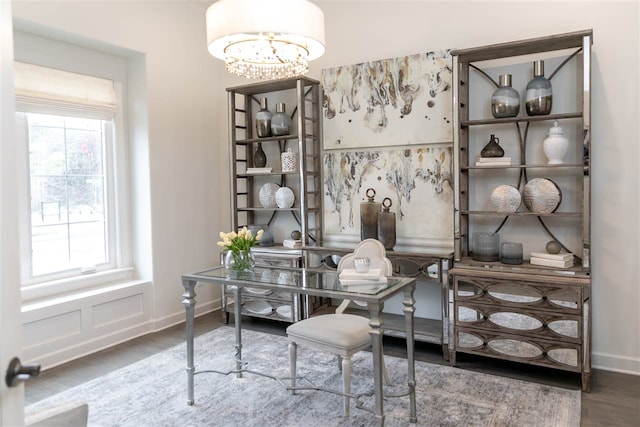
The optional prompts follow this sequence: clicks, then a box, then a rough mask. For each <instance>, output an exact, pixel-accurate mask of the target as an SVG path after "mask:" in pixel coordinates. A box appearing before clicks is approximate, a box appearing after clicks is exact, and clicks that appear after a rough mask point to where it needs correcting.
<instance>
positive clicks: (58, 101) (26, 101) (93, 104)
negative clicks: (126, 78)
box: [15, 61, 116, 120]
mask: <svg viewBox="0 0 640 427" xmlns="http://www.w3.org/2000/svg"><path fill="white" fill-rule="evenodd" d="M15 91H16V109H17V111H25V112H30V113H43V114H55V115H70V116H74V117H86V118H92V119H102V120H111V119H112V118H113V117H114V116H115V113H116V94H115V90H114V86H113V81H111V80H108V79H103V78H100V77H93V76H87V75H83V74H77V73H71V72H69V71H62V70H56V69H53V68H47V67H41V66H39V65H33V64H28V63H25V62H18V61H16V62H15Z"/></svg>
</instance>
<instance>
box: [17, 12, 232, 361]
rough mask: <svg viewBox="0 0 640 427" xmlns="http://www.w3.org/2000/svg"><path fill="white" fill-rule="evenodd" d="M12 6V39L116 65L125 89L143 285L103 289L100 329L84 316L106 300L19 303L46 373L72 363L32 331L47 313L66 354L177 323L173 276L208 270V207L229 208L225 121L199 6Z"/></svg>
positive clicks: (212, 238)
mask: <svg viewBox="0 0 640 427" xmlns="http://www.w3.org/2000/svg"><path fill="white" fill-rule="evenodd" d="M13 6H14V7H13V15H14V25H16V27H19V28H20V29H21V30H24V29H25V28H26V29H29V30H30V31H35V32H37V33H40V34H44V35H47V36H49V37H55V38H58V39H61V40H63V41H67V42H74V43H80V44H83V45H87V46H90V47H94V48H95V47H99V48H104V49H106V50H108V51H110V52H113V53H115V54H119V55H123V56H126V57H127V59H128V65H129V66H130V68H129V70H128V71H129V73H130V75H129V82H130V83H132V82H133V84H132V85H131V87H130V88H129V97H130V99H131V100H132V102H131V103H130V105H129V111H128V113H129V116H128V120H129V124H130V125H131V126H132V128H131V132H130V135H129V138H130V144H131V153H130V160H131V163H132V171H131V176H132V177H133V179H134V184H133V186H132V205H133V206H134V211H135V214H134V215H135V218H134V220H133V224H132V228H133V230H132V233H133V234H134V235H135V236H136V242H137V245H136V246H135V247H134V248H133V252H134V259H135V260H134V263H135V266H136V267H137V269H138V278H139V279H144V281H148V280H151V281H152V286H148V285H144V284H142V286H136V287H131V288H129V289H128V290H126V292H125V290H123V289H121V288H118V289H117V291H116V290H115V289H114V290H110V291H109V293H110V295H111V297H110V298H111V301H112V303H113V304H114V305H113V307H114V308H116V310H117V311H114V312H113V313H112V316H113V321H114V322H108V323H109V327H108V328H107V329H105V328H102V329H103V331H99V328H96V327H95V326H96V320H95V319H96V316H98V310H99V308H98V307H100V306H103V307H104V304H105V303H106V302H108V301H106V300H108V299H109V297H105V295H97V296H91V298H90V299H87V298H88V297H86V296H80V297H79V298H77V299H75V300H73V299H69V298H67V299H65V304H64V306H58V307H55V308H52V307H48V306H39V305H32V306H30V307H29V309H28V311H27V312H26V313H25V314H23V322H25V323H26V326H25V327H26V329H28V330H30V331H31V330H33V331H40V333H41V334H42V336H43V340H42V343H43V345H42V346H40V347H39V348H40V349H41V350H43V353H45V352H46V354H43V355H42V357H41V358H39V359H40V361H41V362H43V363H44V365H45V366H51V365H53V364H56V363H59V362H61V361H64V360H66V359H68V358H72V357H73V354H68V353H69V352H65V350H64V348H63V347H62V346H59V348H56V347H55V346H52V345H48V344H47V340H46V339H44V338H47V335H46V333H43V332H42V329H41V328H39V327H38V325H39V324H46V323H49V324H53V322H52V321H49V322H47V321H43V319H46V318H47V316H55V318H56V319H59V321H60V322H61V323H62V324H64V322H66V321H65V320H64V319H70V320H68V323H66V325H67V327H68V333H67V332H65V333H64V334H66V336H65V337H63V338H64V339H61V340H59V341H60V343H62V344H66V345H67V346H69V347H70V346H73V347H75V350H74V351H75V352H76V353H77V355H80V354H83V353H86V352H88V351H91V350H95V349H97V348H99V347H102V346H105V345H109V342H117V341H121V340H123V339H126V338H127V337H129V338H130V337H131V336H134V335H139V334H141V333H144V332H149V331H151V330H155V329H160V328H162V327H165V326H168V325H171V324H175V323H178V322H180V321H183V320H184V306H183V305H182V297H181V295H182V293H183V288H182V286H181V282H180V275H181V274H183V273H187V272H193V271H197V270H199V269H204V268H206V267H208V266H211V265H215V264H216V263H217V256H218V252H219V251H218V248H217V246H216V244H215V242H216V240H217V237H218V236H217V234H218V232H219V230H220V227H221V226H220V217H219V213H220V211H221V210H224V211H226V210H228V208H226V206H227V204H226V203H222V204H221V203H220V202H219V200H220V199H222V200H223V201H225V202H226V201H227V200H228V196H227V194H228V192H227V191H225V190H224V186H223V184H222V183H221V174H220V171H219V170H218V157H219V153H218V148H219V146H220V145H226V134H225V137H224V138H222V139H218V138H216V136H217V129H216V126H217V124H218V123H217V121H218V117H219V116H220V117H222V120H221V123H226V108H225V105H224V103H223V102H216V99H217V98H218V97H219V95H220V91H222V92H224V88H223V86H221V85H219V83H218V79H217V75H218V74H219V70H218V69H217V67H216V65H217V64H216V62H215V61H216V60H215V59H214V58H213V57H211V56H210V55H209V54H208V52H207V49H206V37H205V22H204V11H205V8H204V6H203V5H202V4H198V3H187V2H111V1H105V2H95V1H72V2H66V1H62V2H55V1H54V2H52V1H45V2H33V1H17V2H14V4H13ZM222 96H224V94H223V95H222ZM218 105H221V107H218ZM224 185H226V183H225V184H224ZM197 292H198V297H197V300H198V306H199V307H200V308H201V309H202V308H205V309H209V310H210V309H212V308H215V307H217V306H219V302H218V300H219V291H218V290H217V289H214V288H206V289H205V288H204V287H199V288H198V290H197ZM125 293H126V295H125ZM105 298H106V300H105ZM118 301H120V302H118ZM149 302H150V303H149ZM118 306H119V308H117V307H118ZM52 318H54V317H52ZM127 323H128V324H127ZM94 333H100V334H101V337H96V336H91V335H92V334H94ZM64 334H63V335H64ZM70 337H75V338H73V339H70ZM48 338H49V341H52V338H51V336H50V335H49V336H48ZM97 338H101V339H97ZM87 341H92V342H91V343H90V345H86V342H87ZM37 344H38V343H34V345H36V346H37ZM45 356H46V357H45Z"/></svg>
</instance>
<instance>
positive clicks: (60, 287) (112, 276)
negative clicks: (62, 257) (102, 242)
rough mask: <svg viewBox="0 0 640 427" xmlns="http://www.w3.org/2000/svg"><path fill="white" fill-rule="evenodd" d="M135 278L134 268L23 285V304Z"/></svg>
mask: <svg viewBox="0 0 640 427" xmlns="http://www.w3.org/2000/svg"><path fill="white" fill-rule="evenodd" d="M132 279H133V268H119V269H114V270H108V271H101V272H97V273H92V274H88V275H83V276H78V277H73V278H69V279H61V280H52V281H50V282H44V283H38V284H36V285H27V286H23V287H22V289H21V294H22V304H27V303H29V304H30V303H35V302H37V301H38V300H42V299H52V298H62V297H65V296H67V295H69V294H71V293H78V292H85V291H92V290H95V289H96V288H100V287H107V286H111V285H115V284H117V283H122V282H126V281H130V280H132Z"/></svg>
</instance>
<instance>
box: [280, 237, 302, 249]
mask: <svg viewBox="0 0 640 427" xmlns="http://www.w3.org/2000/svg"><path fill="white" fill-rule="evenodd" d="M282 246H284V247H285V248H291V249H300V248H301V247H302V240H294V239H284V240H283V241H282Z"/></svg>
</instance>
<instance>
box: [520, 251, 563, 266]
mask: <svg viewBox="0 0 640 427" xmlns="http://www.w3.org/2000/svg"><path fill="white" fill-rule="evenodd" d="M529 262H530V263H531V264H533V265H543V266H546V267H556V268H569V267H573V254H571V253H563V254H548V253H544V252H531V259H530V260H529Z"/></svg>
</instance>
